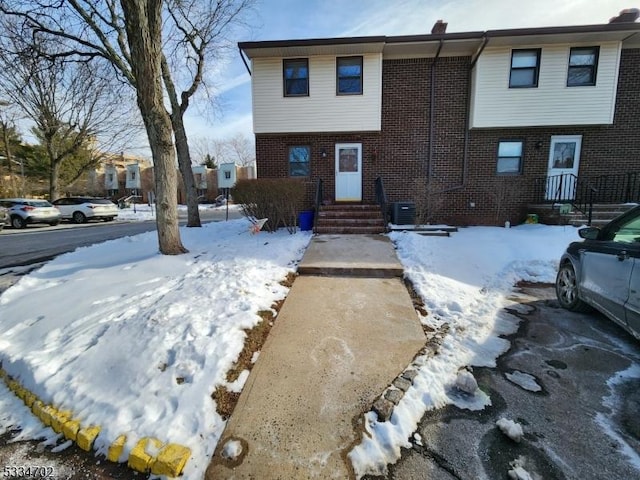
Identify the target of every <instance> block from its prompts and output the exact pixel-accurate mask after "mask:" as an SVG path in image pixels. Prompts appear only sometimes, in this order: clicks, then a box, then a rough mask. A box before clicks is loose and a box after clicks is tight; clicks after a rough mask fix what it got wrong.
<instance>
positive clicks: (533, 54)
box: [509, 48, 540, 88]
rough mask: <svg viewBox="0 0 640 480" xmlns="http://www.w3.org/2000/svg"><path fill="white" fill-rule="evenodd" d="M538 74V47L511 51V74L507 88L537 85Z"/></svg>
mask: <svg viewBox="0 0 640 480" xmlns="http://www.w3.org/2000/svg"><path fill="white" fill-rule="evenodd" d="M539 74H540V49H539V48H531V49H526V50H512V51H511V74H510V75H509V88H528V87H537V86H538V76H539Z"/></svg>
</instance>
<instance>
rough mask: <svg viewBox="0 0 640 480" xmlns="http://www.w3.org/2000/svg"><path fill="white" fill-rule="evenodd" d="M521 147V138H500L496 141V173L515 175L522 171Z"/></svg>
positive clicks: (522, 144) (522, 143)
mask: <svg viewBox="0 0 640 480" xmlns="http://www.w3.org/2000/svg"><path fill="white" fill-rule="evenodd" d="M523 147H524V142H523V141H522V140H502V141H500V143H498V163H497V172H498V174H500V175H517V174H519V173H522V153H523V150H524V148H523Z"/></svg>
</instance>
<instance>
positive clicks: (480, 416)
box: [387, 286, 640, 480]
mask: <svg viewBox="0 0 640 480" xmlns="http://www.w3.org/2000/svg"><path fill="white" fill-rule="evenodd" d="M515 299H517V300H518V301H519V302H521V303H522V306H521V307H518V308H517V310H518V311H519V313H517V312H515V311H512V313H516V314H517V315H518V316H520V317H521V318H522V322H521V324H520V329H519V331H518V332H517V333H516V334H514V335H513V336H511V337H510V339H511V341H512V347H511V349H510V350H509V351H508V352H507V353H506V354H504V355H503V356H502V357H500V358H499V359H498V362H497V367H496V368H477V369H475V370H474V375H475V376H476V379H477V380H478V384H479V386H480V388H481V389H482V390H484V391H485V392H486V393H487V394H489V396H490V397H491V402H492V406H490V407H487V408H485V409H484V410H482V411H478V412H471V411H466V410H460V409H458V408H456V407H454V406H449V407H447V408H444V409H440V410H436V411H432V412H428V413H427V414H426V415H425V417H424V418H423V419H422V420H421V422H420V426H419V429H418V434H419V436H415V437H414V439H413V441H412V443H413V445H412V448H411V449H407V450H403V454H402V458H401V460H399V461H398V463H397V464H396V465H394V466H391V467H390V470H389V474H388V476H387V478H389V479H407V480H409V479H411V480H418V479H425V480H426V479H434V478H437V479H439V480H451V479H474V480H482V479H491V480H493V479H506V478H517V479H520V478H529V477H515V476H514V477H510V476H508V472H509V470H513V469H514V465H521V466H522V467H523V468H524V469H525V470H526V471H527V472H528V473H529V474H530V478H532V479H542V478H544V479H545V480H554V479H576V480H577V479H581V480H583V479H612V478H620V479H621V478H640V342H638V341H636V340H635V339H633V337H631V336H630V335H628V334H627V333H626V332H624V331H623V330H622V329H620V328H618V327H617V326H616V325H614V324H613V323H612V322H610V321H608V320H607V319H606V318H604V317H603V316H602V315H600V314H598V313H595V312H594V313H591V314H576V313H571V312H567V311H565V310H562V309H560V308H559V306H558V304H557V301H556V300H555V294H554V291H553V289H552V288H551V287H549V286H525V287H523V289H522V291H521V293H520V294H518V295H517V296H516V298H515ZM621 372H626V373H624V374H621ZM502 417H505V418H507V419H511V420H514V421H517V422H519V423H520V424H521V425H522V426H523V429H524V438H523V439H522V441H521V442H520V443H516V442H514V441H512V440H511V439H509V438H508V437H506V436H505V435H504V434H502V433H501V432H500V430H499V429H497V428H496V426H495V422H496V421H497V420H498V419H500V418H502ZM516 461H517V462H518V463H517V464H516V463H514V462H516Z"/></svg>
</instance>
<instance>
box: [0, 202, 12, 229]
mask: <svg viewBox="0 0 640 480" xmlns="http://www.w3.org/2000/svg"><path fill="white" fill-rule="evenodd" d="M10 221H11V219H10V217H9V210H8V209H7V208H5V207H0V230H2V229H3V228H4V226H5V225H8V224H9V222H10Z"/></svg>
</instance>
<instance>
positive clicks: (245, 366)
mask: <svg viewBox="0 0 640 480" xmlns="http://www.w3.org/2000/svg"><path fill="white" fill-rule="evenodd" d="M295 279H296V274H295V273H294V272H289V273H288V274H287V276H286V277H285V278H284V280H282V281H281V282H280V285H282V286H284V287H287V288H291V286H292V285H293V282H294V281H295ZM284 301H285V299H282V300H278V301H276V302H275V303H274V304H273V305H271V310H260V311H259V312H258V315H259V316H260V318H262V320H261V321H260V322H259V323H258V324H257V325H256V326H255V327H253V328H252V329H246V330H245V331H244V332H245V333H246V334H247V337H246V339H245V341H244V347H243V348H242V351H241V352H240V355H239V356H238V360H236V363H234V365H233V366H232V367H231V369H230V370H229V371H228V372H227V381H228V382H229V383H232V382H235V381H236V380H237V379H238V377H239V376H240V374H241V373H242V372H243V371H245V370H249V371H250V370H251V369H252V368H253V362H252V360H253V357H254V355H255V353H256V352H259V351H260V350H262V347H263V346H264V342H266V341H267V337H268V336H269V332H270V331H271V327H273V323H274V322H275V319H276V316H277V315H278V312H280V309H281V308H282V305H283V304H284ZM211 398H213V399H214V400H215V401H216V411H217V412H218V414H220V416H221V417H222V418H223V419H225V420H226V419H227V418H229V417H230V416H231V414H232V413H233V410H234V409H235V407H236V404H237V403H238V398H240V393H237V392H231V391H229V390H228V389H227V388H226V387H225V386H223V385H218V386H217V387H216V390H215V391H214V392H213V393H212V394H211Z"/></svg>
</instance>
